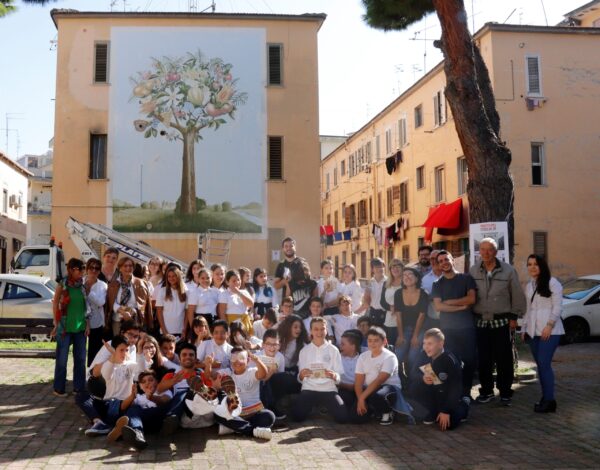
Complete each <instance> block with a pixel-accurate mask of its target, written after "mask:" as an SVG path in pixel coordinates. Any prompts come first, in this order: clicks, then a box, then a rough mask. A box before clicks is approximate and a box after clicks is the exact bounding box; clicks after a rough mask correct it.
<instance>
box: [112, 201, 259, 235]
mask: <svg viewBox="0 0 600 470" xmlns="http://www.w3.org/2000/svg"><path fill="white" fill-rule="evenodd" d="M113 228H114V229H115V230H117V231H119V232H149V233H177V232H194V233H201V232H206V231H207V230H208V229H215V230H227V231H232V232H237V233H260V231H261V229H260V227H259V226H258V225H256V224H254V223H252V222H250V221H248V220H246V219H245V218H244V217H242V216H241V215H239V214H236V213H235V212H222V211H214V210H212V209H204V210H201V211H199V212H198V213H197V214H195V215H180V214H175V213H174V212H173V211H171V210H164V209H141V208H139V207H135V208H128V209H120V210H119V211H116V212H113Z"/></svg>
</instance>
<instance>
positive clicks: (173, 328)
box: [156, 266, 187, 336]
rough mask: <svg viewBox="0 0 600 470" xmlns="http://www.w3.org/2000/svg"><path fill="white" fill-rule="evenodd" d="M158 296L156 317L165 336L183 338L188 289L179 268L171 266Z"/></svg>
mask: <svg viewBox="0 0 600 470" xmlns="http://www.w3.org/2000/svg"><path fill="white" fill-rule="evenodd" d="M165 278H166V282H165V285H164V286H163V287H161V288H160V290H159V293H158V295H157V296H156V316H157V318H158V323H159V324H160V330H161V333H162V334H163V335H168V334H171V335H175V336H181V335H182V333H183V330H184V323H185V309H186V302H187V288H186V286H185V284H184V282H183V274H182V273H181V271H180V270H179V268H177V267H175V266H171V267H170V268H169V269H167V272H166V274H165Z"/></svg>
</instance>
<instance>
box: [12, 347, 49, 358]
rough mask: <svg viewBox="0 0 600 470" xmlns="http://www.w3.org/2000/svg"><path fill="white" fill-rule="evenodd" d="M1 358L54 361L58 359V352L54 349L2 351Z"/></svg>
mask: <svg viewBox="0 0 600 470" xmlns="http://www.w3.org/2000/svg"><path fill="white" fill-rule="evenodd" d="M0 357H4V358H11V357H14V358H19V357H23V358H33V359H54V358H56V351H55V350H53V349H0Z"/></svg>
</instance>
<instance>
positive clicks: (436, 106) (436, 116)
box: [433, 93, 441, 127]
mask: <svg viewBox="0 0 600 470" xmlns="http://www.w3.org/2000/svg"><path fill="white" fill-rule="evenodd" d="M433 123H434V124H435V127H438V126H439V125H440V124H441V123H440V98H439V94H438V93H436V94H435V95H433Z"/></svg>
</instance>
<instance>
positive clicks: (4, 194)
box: [2, 189, 8, 214]
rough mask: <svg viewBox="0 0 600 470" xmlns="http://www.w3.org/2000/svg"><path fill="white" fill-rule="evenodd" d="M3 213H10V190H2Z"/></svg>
mask: <svg viewBox="0 0 600 470" xmlns="http://www.w3.org/2000/svg"><path fill="white" fill-rule="evenodd" d="M2 212H4V213H5V214H6V213H7V212H8V189H3V190H2Z"/></svg>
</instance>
